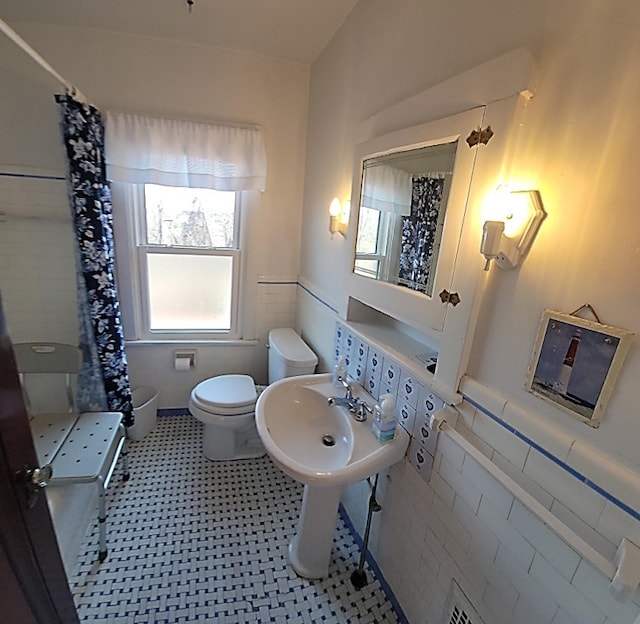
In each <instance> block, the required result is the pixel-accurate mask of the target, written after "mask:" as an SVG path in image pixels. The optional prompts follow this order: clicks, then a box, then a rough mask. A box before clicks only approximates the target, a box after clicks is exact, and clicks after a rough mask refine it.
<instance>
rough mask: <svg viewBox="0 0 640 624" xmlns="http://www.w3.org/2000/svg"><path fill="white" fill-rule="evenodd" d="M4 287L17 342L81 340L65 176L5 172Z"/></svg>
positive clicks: (0, 228) (0, 282)
mask: <svg viewBox="0 0 640 624" xmlns="http://www.w3.org/2000/svg"><path fill="white" fill-rule="evenodd" d="M0 213H1V219H0V291H1V292H2V299H3V302H4V308H5V313H6V315H7V319H8V324H9V331H10V333H11V337H12V340H13V341H14V342H21V341H31V340H46V341H53V342H70V343H72V344H75V343H77V341H78V328H77V320H76V319H77V314H76V281H75V258H74V242H73V240H74V239H73V231H72V226H71V214H70V209H69V202H68V199H67V189H66V183H65V181H64V180H61V179H58V178H55V177H37V176H28V175H15V174H6V173H3V172H0Z"/></svg>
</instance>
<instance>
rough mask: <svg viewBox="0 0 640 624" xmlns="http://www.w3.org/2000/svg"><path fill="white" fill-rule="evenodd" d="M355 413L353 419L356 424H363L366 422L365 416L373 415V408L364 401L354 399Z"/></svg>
mask: <svg viewBox="0 0 640 624" xmlns="http://www.w3.org/2000/svg"><path fill="white" fill-rule="evenodd" d="M355 401H356V413H355V415H354V416H355V419H356V420H357V421H358V422H364V421H365V420H367V414H373V408H371V407H370V406H369V405H368V404H367V402H366V401H363V400H362V399H356V400H355Z"/></svg>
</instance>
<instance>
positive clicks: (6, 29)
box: [0, 19, 89, 104]
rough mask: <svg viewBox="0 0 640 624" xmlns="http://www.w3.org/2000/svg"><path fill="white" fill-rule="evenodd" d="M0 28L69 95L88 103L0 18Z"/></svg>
mask: <svg viewBox="0 0 640 624" xmlns="http://www.w3.org/2000/svg"><path fill="white" fill-rule="evenodd" d="M0 30H1V31H2V32H3V33H4V34H5V35H7V37H9V39H11V41H13V42H14V43H15V44H16V45H17V46H18V47H19V48H21V49H22V50H23V52H26V53H27V55H28V56H30V57H31V58H32V59H33V60H34V61H35V62H36V63H38V65H40V67H42V69H44V70H45V71H46V72H47V73H49V74H51V75H52V76H53V77H54V78H55V79H56V80H57V81H58V82H59V83H60V84H61V85H62V86H63V87H64V88H65V90H66V91H67V93H68V94H69V95H72V96H73V97H74V98H76V99H79V100H81V101H82V102H84V103H85V104H89V100H87V98H86V97H85V96H84V95H83V94H82V93H81V92H80V91H79V90H78V89H77V88H76V87H75V86H74V85H73V84H71V83H70V82H69V81H68V80H65V78H63V77H62V76H61V75H60V74H59V73H58V72H57V71H56V70H55V69H53V67H51V65H49V63H47V61H45V60H44V59H43V58H42V56H40V55H39V54H38V53H37V52H36V51H35V50H34V49H33V48H32V47H31V46H30V45H29V44H28V43H27V42H26V41H25V40H24V39H23V38H22V37H21V36H20V35H19V34H18V33H17V32H16V31H15V30H13V28H11V26H9V24H7V23H6V22H5V21H4V20H3V19H0Z"/></svg>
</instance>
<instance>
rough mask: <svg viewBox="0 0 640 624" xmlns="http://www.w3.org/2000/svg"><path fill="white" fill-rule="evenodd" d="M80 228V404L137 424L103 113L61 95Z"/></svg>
mask: <svg viewBox="0 0 640 624" xmlns="http://www.w3.org/2000/svg"><path fill="white" fill-rule="evenodd" d="M56 101H57V102H58V104H59V105H60V108H61V113H62V134H63V139H64V145H65V150H66V154H67V185H68V190H69V200H70V203H71V211H72V214H73V223H74V227H75V232H76V241H77V247H76V258H77V267H78V269H77V284H78V314H79V321H80V348H81V349H82V352H83V356H84V363H83V369H82V371H81V373H80V375H79V377H78V407H79V409H80V410H84V411H95V410H101V411H105V410H109V411H115V412H122V413H123V414H124V420H123V422H124V424H125V425H126V426H131V425H132V424H133V409H132V402H131V387H130V384H129V372H128V367H127V358H126V355H125V351H124V334H123V331H122V322H121V318H120V306H119V303H118V294H117V289H116V283H115V272H114V266H115V265H114V244H113V227H112V224H113V220H112V212H111V191H110V188H109V184H108V182H107V179H106V175H105V162H104V126H103V123H102V118H101V115H100V111H98V110H97V109H96V108H94V107H93V106H90V105H88V104H83V103H81V102H78V101H76V100H75V99H73V97H71V96H69V95H57V96H56Z"/></svg>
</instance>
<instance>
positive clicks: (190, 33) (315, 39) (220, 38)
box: [0, 0, 358, 64]
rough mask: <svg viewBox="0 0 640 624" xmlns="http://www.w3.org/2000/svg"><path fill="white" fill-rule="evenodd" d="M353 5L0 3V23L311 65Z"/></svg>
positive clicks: (306, 0)
mask: <svg viewBox="0 0 640 624" xmlns="http://www.w3.org/2000/svg"><path fill="white" fill-rule="evenodd" d="M357 1H358V0H193V5H192V7H191V13H190V12H189V6H188V4H187V0H19V1H17V0H0V19H2V20H4V21H5V22H7V23H8V24H9V25H10V26H12V27H13V28H15V30H16V31H17V32H18V33H20V28H19V26H20V24H21V23H40V24H56V25H60V26H74V27H84V28H95V29H101V30H108V31H115V32H123V33H129V34H134V35H146V36H150V37H162V38H166V39H175V40H178V41H188V42H191V43H197V44H204V45H211V46H216V47H222V48H229V49H233V50H243V51H247V52H252V53H255V54H260V55H265V56H271V57H276V58H282V59H287V60H290V61H295V62H299V63H305V64H311V63H312V62H313V61H314V60H315V58H316V57H317V56H318V54H319V53H320V52H321V50H322V49H323V48H324V47H325V45H326V44H327V43H328V42H329V41H330V40H331V38H332V37H333V35H334V33H335V32H336V31H337V30H338V29H339V28H340V26H341V25H342V23H343V22H344V20H345V19H346V18H347V16H348V15H349V13H350V12H351V9H352V8H353V7H354V5H355V4H356V3H357Z"/></svg>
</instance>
